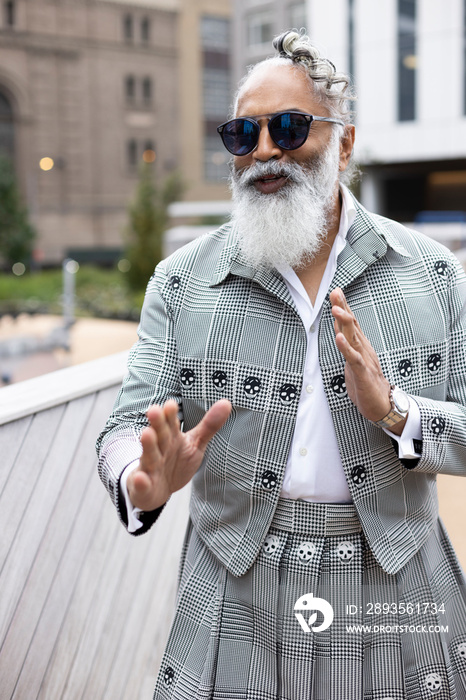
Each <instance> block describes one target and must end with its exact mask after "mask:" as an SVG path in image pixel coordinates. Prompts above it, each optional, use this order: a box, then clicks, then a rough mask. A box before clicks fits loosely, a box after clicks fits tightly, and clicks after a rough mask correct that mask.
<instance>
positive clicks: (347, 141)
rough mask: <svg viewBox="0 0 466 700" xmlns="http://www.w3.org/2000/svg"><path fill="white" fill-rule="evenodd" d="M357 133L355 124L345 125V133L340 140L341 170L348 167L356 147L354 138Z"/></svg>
mask: <svg viewBox="0 0 466 700" xmlns="http://www.w3.org/2000/svg"><path fill="white" fill-rule="evenodd" d="M355 135H356V130H355V128H354V125H353V124H347V125H346V126H345V131H344V134H343V136H342V138H341V140H340V172H343V170H346V168H347V167H348V163H349V160H350V158H351V154H352V152H353V147H354V139H355Z"/></svg>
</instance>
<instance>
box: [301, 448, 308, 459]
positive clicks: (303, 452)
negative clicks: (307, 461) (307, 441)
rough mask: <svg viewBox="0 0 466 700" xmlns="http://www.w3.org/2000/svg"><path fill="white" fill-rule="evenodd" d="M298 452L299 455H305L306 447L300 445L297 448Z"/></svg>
mask: <svg viewBox="0 0 466 700" xmlns="http://www.w3.org/2000/svg"><path fill="white" fill-rule="evenodd" d="M299 454H300V455H301V457H305V456H306V455H307V450H306V448H305V447H301V448H300V450H299Z"/></svg>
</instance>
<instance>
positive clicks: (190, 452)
mask: <svg viewBox="0 0 466 700" xmlns="http://www.w3.org/2000/svg"><path fill="white" fill-rule="evenodd" d="M230 413H231V403H230V402H229V401H227V400H226V399H222V400H221V401H217V402H216V403H215V404H214V405H213V406H211V408H210V409H209V410H208V411H207V413H206V414H205V416H204V417H203V419H202V420H201V421H200V422H199V423H198V424H197V425H196V427H195V428H193V429H192V430H190V431H188V432H187V433H183V432H181V430H180V423H179V420H178V404H177V403H176V401H173V400H170V401H167V402H166V403H165V404H164V405H163V406H151V407H150V408H149V410H148V411H147V418H148V421H149V426H148V427H147V428H144V430H143V431H142V434H141V444H142V456H141V459H140V460H139V466H138V467H137V468H136V469H135V470H134V471H133V472H131V474H130V475H129V476H128V480H127V482H126V485H127V488H128V493H129V497H130V499H131V503H132V504H133V506H135V507H136V508H140V509H141V510H144V511H151V510H155V509H156V508H159V507H160V506H162V505H163V504H164V503H166V502H167V501H168V499H169V498H170V496H171V494H172V493H174V492H175V491H178V490H179V489H181V488H183V486H185V485H186V484H187V483H188V481H190V480H191V478H192V477H193V476H194V474H195V473H196V472H197V470H198V469H199V467H200V466H201V463H202V460H203V458H204V453H205V450H206V447H207V444H208V443H209V441H210V440H211V439H212V438H213V437H214V435H215V434H216V433H217V432H218V430H220V428H221V427H222V426H223V425H224V424H225V423H226V421H227V419H228V417H229V415H230Z"/></svg>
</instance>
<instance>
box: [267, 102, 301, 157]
mask: <svg viewBox="0 0 466 700" xmlns="http://www.w3.org/2000/svg"><path fill="white" fill-rule="evenodd" d="M309 126H310V122H309V121H308V120H307V119H306V117H305V116H304V115H301V114H291V113H290V112H284V113H283V114H277V116H276V117H273V119H271V120H270V122H269V133H270V136H271V137H272V139H273V140H274V142H275V143H276V144H277V146H279V148H283V149H285V150H286V151H293V150H294V149H295V148H299V147H300V146H302V145H303V143H304V142H305V141H306V139H307V136H308V134H309Z"/></svg>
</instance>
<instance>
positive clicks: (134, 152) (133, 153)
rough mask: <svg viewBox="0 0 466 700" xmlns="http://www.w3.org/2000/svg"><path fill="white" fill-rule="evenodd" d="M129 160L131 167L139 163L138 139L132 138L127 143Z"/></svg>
mask: <svg viewBox="0 0 466 700" xmlns="http://www.w3.org/2000/svg"><path fill="white" fill-rule="evenodd" d="M127 160H128V165H129V167H130V168H135V167H136V166H137V164H138V143H137V141H136V139H130V140H129V141H128V143H127Z"/></svg>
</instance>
